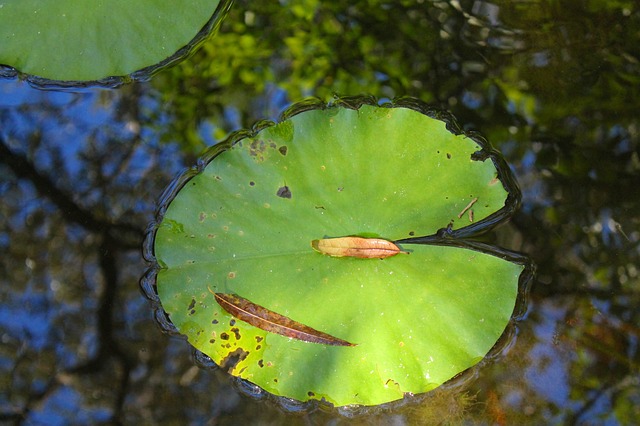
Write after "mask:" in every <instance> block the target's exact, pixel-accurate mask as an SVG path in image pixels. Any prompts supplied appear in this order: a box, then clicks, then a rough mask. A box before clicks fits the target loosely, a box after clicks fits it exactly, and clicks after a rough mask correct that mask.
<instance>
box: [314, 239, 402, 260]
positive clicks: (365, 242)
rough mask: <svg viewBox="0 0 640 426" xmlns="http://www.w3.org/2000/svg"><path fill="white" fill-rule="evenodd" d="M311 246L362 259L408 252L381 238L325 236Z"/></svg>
mask: <svg viewBox="0 0 640 426" xmlns="http://www.w3.org/2000/svg"><path fill="white" fill-rule="evenodd" d="M311 247H313V249H314V250H315V251H317V252H320V253H322V254H326V255H329V256H333V257H359V258H362V259H372V258H378V259H384V258H385V257H391V256H395V255H396V254H398V253H407V252H405V251H401V250H400V248H398V246H397V245H395V244H394V243H392V242H391V241H387V240H383V239H381V238H361V237H340V238H324V239H322V240H313V241H311ZM407 254H408V253H407Z"/></svg>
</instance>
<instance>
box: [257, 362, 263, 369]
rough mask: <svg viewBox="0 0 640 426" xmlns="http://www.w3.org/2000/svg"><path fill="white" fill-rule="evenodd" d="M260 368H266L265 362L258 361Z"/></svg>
mask: <svg viewBox="0 0 640 426" xmlns="http://www.w3.org/2000/svg"><path fill="white" fill-rule="evenodd" d="M258 366H259V367H260V368H262V367H264V361H263V360H259V361H258Z"/></svg>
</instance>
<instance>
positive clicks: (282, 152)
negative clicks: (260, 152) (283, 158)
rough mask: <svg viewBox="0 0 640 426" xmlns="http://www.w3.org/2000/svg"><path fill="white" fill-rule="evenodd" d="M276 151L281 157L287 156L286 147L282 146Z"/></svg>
mask: <svg viewBox="0 0 640 426" xmlns="http://www.w3.org/2000/svg"><path fill="white" fill-rule="evenodd" d="M278 151H280V154H282V155H287V146H286V145H282V146H281V147H280V148H278Z"/></svg>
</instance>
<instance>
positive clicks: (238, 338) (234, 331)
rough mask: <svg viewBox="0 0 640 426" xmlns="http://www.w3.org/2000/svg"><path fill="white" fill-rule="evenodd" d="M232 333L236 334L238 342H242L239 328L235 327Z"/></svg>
mask: <svg viewBox="0 0 640 426" xmlns="http://www.w3.org/2000/svg"><path fill="white" fill-rule="evenodd" d="M231 332H232V333H233V334H235V336H236V340H240V329H239V328H238V327H233V328H232V329H231Z"/></svg>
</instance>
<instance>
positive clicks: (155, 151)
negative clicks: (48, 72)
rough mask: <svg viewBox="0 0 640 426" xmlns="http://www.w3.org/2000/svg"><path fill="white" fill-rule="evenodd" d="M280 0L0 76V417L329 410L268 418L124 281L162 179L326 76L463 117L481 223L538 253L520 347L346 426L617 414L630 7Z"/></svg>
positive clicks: (623, 416) (634, 140)
mask: <svg viewBox="0 0 640 426" xmlns="http://www.w3.org/2000/svg"><path fill="white" fill-rule="evenodd" d="M289 3H292V4H291V5H289V6H290V7H282V6H281V5H279V4H273V3H271V2H264V3H262V2H258V3H255V2H254V3H251V4H249V3H246V2H244V3H243V2H238V3H237V4H236V7H235V9H234V10H232V11H231V13H230V15H229V16H228V18H227V20H226V22H225V24H224V25H223V27H222V29H221V33H220V35H219V37H217V38H215V39H213V40H211V41H210V42H209V43H207V45H206V46H204V47H203V49H202V50H201V51H199V52H198V53H197V54H196V55H195V56H194V57H193V58H192V59H191V60H190V61H187V62H185V63H183V64H181V65H180V66H178V67H176V68H173V69H171V70H168V71H165V72H164V73H161V74H160V75H158V76H157V77H156V78H155V79H154V80H153V81H152V82H151V83H146V84H136V85H130V86H124V87H122V88H121V89H119V90H116V91H104V90H97V89H96V90H87V91H83V92H81V93H59V92H52V91H47V92H44V91H37V90H35V89H32V88H30V87H29V86H28V85H27V84H25V83H22V82H20V81H17V80H15V79H14V80H0V150H1V151H0V176H1V178H0V179H1V180H0V197H1V199H2V203H0V253H1V255H0V271H1V273H0V279H1V280H2V285H1V286H0V300H2V306H1V307H0V340H1V341H2V345H0V381H1V383H2V389H4V390H6V391H5V392H2V393H1V394H0V418H1V419H3V420H7V421H13V422H14V423H16V424H21V423H26V424H39V423H40V424H43V423H46V424H68V423H109V422H113V423H123V424H130V423H140V422H141V423H146V424H154V423H162V424H184V423H185V422H186V423H192V424H205V423H207V421H209V420H210V419H212V423H215V424H236V423H241V422H245V423H251V422H254V423H255V422H256V421H258V420H259V421H261V422H263V423H274V424H279V423H282V422H284V421H287V422H289V423H294V424H295V423H305V422H306V423H307V424H309V423H310V424H324V423H327V422H331V423H333V424H341V423H342V424H344V423H347V420H341V419H335V418H334V415H333V414H330V413H324V412H316V413H313V414H310V415H308V416H306V417H304V418H300V417H293V418H291V417H286V416H285V415H284V414H283V413H281V412H280V411H279V410H278V409H277V408H274V407H273V406H272V405H270V404H269V403H266V402H257V401H253V400H251V399H247V398H244V397H240V396H239V394H238V393H237V391H235V390H234V388H233V386H232V384H231V383H230V381H229V379H228V378H227V377H226V376H225V375H224V374H221V373H215V372H209V371H203V370H199V369H194V364H193V362H192V359H191V355H190V350H189V348H188V346H187V344H186V343H185V342H183V341H180V340H168V339H167V337H166V336H165V335H163V334H162V333H161V332H160V331H159V330H158V328H157V326H156V325H155V322H154V320H153V318H152V316H151V310H150V308H149V305H148V302H147V301H146V300H145V299H144V298H143V296H142V295H141V294H140V291H139V288H138V279H139V277H140V274H141V273H142V271H144V269H145V264H144V262H143V261H142V260H141V256H140V246H141V238H142V235H143V233H144V228H145V226H146V224H147V222H148V221H149V219H150V218H152V217H153V210H154V208H155V200H156V199H157V198H158V196H159V194H160V192H161V191H162V189H163V188H164V187H165V186H166V184H167V183H168V182H170V181H171V179H172V178H173V177H174V176H175V174H177V173H178V172H179V171H180V170H181V169H182V168H183V167H185V166H186V165H190V164H192V163H193V161H194V160H195V158H196V157H197V155H198V153H199V152H200V151H201V150H202V149H203V148H204V146H205V145H206V144H210V143H213V142H215V141H217V140H220V139H222V138H223V137H224V136H225V135H226V134H227V133H228V132H229V131H231V130H235V129H236V128H238V127H248V126H250V125H251V124H253V122H254V121H256V120H257V119H261V118H275V116H276V115H277V113H278V112H279V111H280V110H282V109H283V108H284V107H285V106H286V105H287V104H288V103H289V102H290V100H298V99H300V98H302V97H304V96H305V95H309V94H316V95H320V96H327V97H328V96H330V95H331V93H332V92H338V93H348V94H358V93H373V94H375V95H377V96H379V97H383V96H387V97H393V96H396V95H404V94H408V95H412V96H415V97H418V98H421V99H423V100H425V101H428V102H432V103H434V104H435V105H436V106H439V107H444V108H448V109H451V110H452V111H453V113H454V115H456V116H457V118H458V119H459V121H460V122H463V123H466V124H467V127H468V128H472V129H476V130H479V131H481V133H482V134H484V136H486V137H487V138H488V139H489V140H490V141H491V142H492V143H493V144H494V145H495V146H496V147H498V148H499V149H501V150H502V151H503V153H504V154H505V156H506V157H507V160H508V161H509V162H510V163H511V164H512V166H513V168H514V171H515V173H516V174H517V176H518V179H519V182H520V184H521V186H522V190H523V198H524V200H523V208H522V209H521V210H520V212H519V213H518V214H517V215H516V216H515V218H514V219H513V221H512V223H511V224H509V225H508V226H505V227H503V228H500V229H498V230H497V231H496V233H495V235H493V236H492V238H493V239H494V240H495V242H496V243H498V244H501V245H503V246H505V247H508V248H511V249H515V250H520V251H524V252H528V253H529V254H531V255H532V257H533V258H534V259H535V261H536V263H537V264H538V281H537V282H536V283H535V284H534V286H533V289H532V302H531V305H530V308H529V312H528V315H527V316H526V318H525V319H524V321H523V322H521V323H520V324H519V327H518V339H517V342H516V344H515V345H514V346H513V347H512V348H511V350H510V351H509V353H508V354H507V356H506V358H504V359H501V360H499V361H497V362H495V363H493V364H490V365H488V366H486V368H483V369H481V370H480V371H479V372H478V376H477V377H474V378H473V380H471V382H470V384H469V385H468V388H466V389H465V390H463V391H461V392H460V394H459V395H457V396H456V397H452V398H451V399H447V400H445V401H444V405H447V404H448V406H449V407H452V408H451V410H450V411H449V412H447V413H445V412H442V411H439V412H433V411H431V412H429V411H428V407H429V405H428V404H426V405H424V406H423V405H420V404H418V405H417V406H407V407H403V408H401V409H398V410H397V411H394V412H392V413H378V414H376V415H373V416H371V417H365V418H360V419H356V420H354V421H353V422H355V423H363V424H364V423H368V424H371V423H374V424H388V423H389V422H393V423H394V424H414V423H418V422H424V421H426V420H430V421H431V422H433V423H436V422H438V421H439V420H441V421H442V422H445V423H446V422H447V421H450V422H461V421H466V422H468V423H481V424H488V423H497V424H522V423H542V424H546V423H572V422H577V423H588V422H595V423H601V422H602V423H607V422H608V423H612V424H616V423H619V424H632V423H633V422H634V419H636V418H638V417H639V416H640V391H639V389H640V386H638V385H639V383H638V370H639V363H640V355H639V352H638V339H639V336H640V326H639V324H640V318H638V316H639V315H640V313H638V310H637V306H638V305H640V278H639V277H638V266H637V265H639V264H640V262H639V257H640V249H639V243H638V242H639V241H640V232H639V231H638V229H640V227H639V224H640V217H639V215H638V213H637V212H638V211H639V207H640V206H639V203H640V187H639V186H638V185H637V182H638V175H639V174H640V148H639V143H638V137H639V136H638V132H639V130H638V124H637V99H638V98H639V96H638V95H639V93H638V90H640V89H639V88H640V84H639V83H640V65H639V64H640V52H638V50H637V46H638V45H640V44H639V43H638V41H640V40H638V31H639V29H640V11H639V10H638V7H637V5H635V3H633V2H616V3H615V4H614V3H610V4H609V3H605V2H601V3H598V4H596V3H589V5H588V6H583V7H582V8H581V9H579V8H576V7H571V8H570V7H564V6H561V5H559V4H557V2H550V1H549V2H544V1H540V2H526V3H522V2H492V3H487V2H473V3H464V2H451V3H450V2H429V3H419V2H415V3H412V4H409V5H407V6H404V5H403V3H402V2H398V4H392V5H387V6H385V8H382V7H369V6H365V4H364V3H361V2H350V3H349V5H344V4H339V3H334V2H323V3H317V4H313V5H311V6H309V7H300V6H297V7H295V6H296V5H297V3H295V2H289ZM390 22H391V23H397V25H395V26H394V25H392V26H391V27H393V30H391V29H390V28H391V27H390V24H389V23H390ZM238 46H242V49H239V48H238ZM203 140H204V141H205V142H203ZM434 398H438V396H437V394H436V396H435V397H434ZM441 398H443V397H441ZM185 419H186V420H185Z"/></svg>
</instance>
